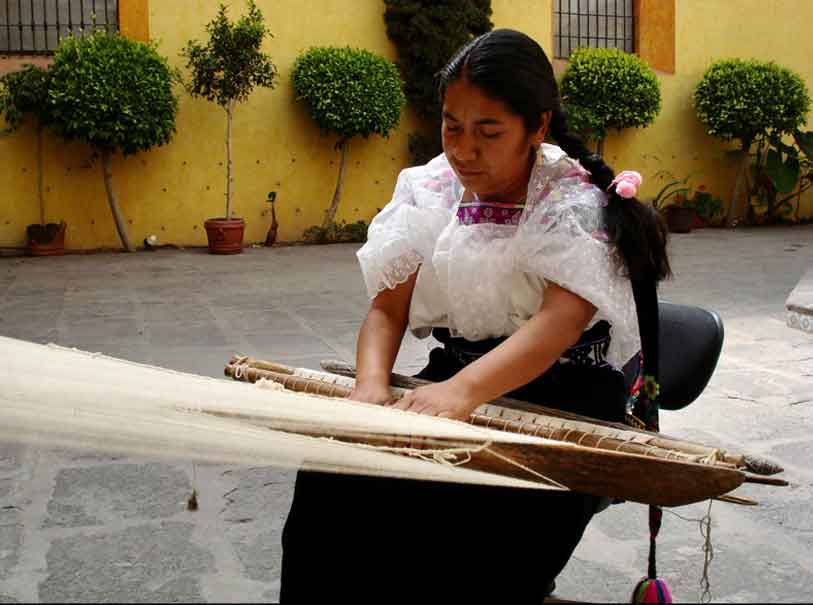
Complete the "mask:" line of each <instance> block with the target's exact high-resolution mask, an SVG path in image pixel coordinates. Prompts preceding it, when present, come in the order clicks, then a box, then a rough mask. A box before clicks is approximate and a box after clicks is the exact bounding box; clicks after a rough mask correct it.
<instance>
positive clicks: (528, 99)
mask: <svg viewBox="0 0 813 605" xmlns="http://www.w3.org/2000/svg"><path fill="white" fill-rule="evenodd" d="M462 78H465V79H466V80H467V81H468V82H470V83H471V84H473V85H474V86H477V87H478V88H480V89H481V90H482V91H483V92H484V93H485V94H486V95H488V96H489V97H491V98H494V99H498V100H500V101H502V102H503V103H505V104H506V105H507V106H508V107H509V108H510V109H511V111H513V112H514V113H516V114H517V115H519V116H522V119H523V123H524V125H525V128H526V130H527V131H528V132H533V131H535V130H537V129H538V128H539V127H540V125H541V121H542V114H543V113H544V112H546V111H550V112H551V114H552V115H551V122H550V134H551V135H553V138H554V139H556V142H557V143H558V144H559V146H560V147H561V148H562V150H563V151H564V152H565V153H566V154H567V155H568V156H570V157H572V158H574V159H576V160H578V161H579V162H580V163H581V165H582V166H583V167H584V168H585V169H586V170H588V171H589V172H590V180H591V181H592V182H593V184H594V185H596V186H597V187H598V188H599V189H601V190H602V191H605V192H607V195H608V196H609V203H608V204H607V211H606V221H607V232H608V235H609V237H610V241H611V242H613V243H614V244H615V246H616V249H617V250H618V252H619V253H620V255H621V258H622V261H623V263H624V267H625V268H626V270H627V274H628V275H629V277H630V279H631V281H632V282H633V284H635V283H642V282H646V281H651V282H657V281H659V280H661V279H664V278H666V277H668V276H669V275H671V268H670V266H669V258H668V256H667V253H666V240H667V229H666V225H665V223H664V221H663V219H662V218H661V217H660V215H659V214H658V213H657V211H655V210H654V209H653V208H652V207H651V206H647V205H644V204H641V203H640V202H639V201H638V200H637V199H635V198H629V199H626V198H622V197H621V196H620V195H618V194H617V193H616V191H615V187H612V189H610V187H611V183H612V181H613V179H614V178H615V173H614V172H613V169H612V168H610V167H609V166H608V165H607V164H606V163H605V162H604V160H603V159H602V157H601V156H600V155H598V154H596V153H593V152H592V151H590V150H589V149H588V148H587V146H586V145H585V144H584V141H582V139H581V138H580V137H579V136H577V135H575V134H574V133H572V132H570V129H569V127H568V121H567V113H566V111H565V109H564V107H563V106H562V103H561V99H560V97H559V87H558V85H557V84H556V78H555V76H554V73H553V66H552V65H551V63H550V61H549V60H548V57H547V56H546V55H545V51H544V50H542V47H541V46H539V44H538V43H537V42H536V41H535V40H533V39H532V38H530V37H529V36H527V35H525V34H523V33H521V32H518V31H514V30H511V29H496V30H493V31H490V32H488V33H486V34H483V35H482V36H479V37H477V38H475V39H474V40H472V41H471V42H469V43H468V44H466V45H465V46H463V47H462V48H461V49H460V50H459V51H458V52H457V53H456V54H455V56H454V57H452V59H451V61H449V63H448V64H447V65H446V67H444V68H443V69H442V70H441V71H440V72H439V73H438V76H437V82H438V93H439V95H440V100H441V103H442V102H443V98H444V96H445V93H446V89H447V88H448V87H449V85H450V84H452V83H453V82H455V81H457V80H460V79H462Z"/></svg>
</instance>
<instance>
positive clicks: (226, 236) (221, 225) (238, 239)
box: [203, 218, 246, 254]
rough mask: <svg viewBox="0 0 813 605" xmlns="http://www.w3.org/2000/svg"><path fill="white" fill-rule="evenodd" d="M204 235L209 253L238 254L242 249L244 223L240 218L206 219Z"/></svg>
mask: <svg viewBox="0 0 813 605" xmlns="http://www.w3.org/2000/svg"><path fill="white" fill-rule="evenodd" d="M203 226H204V227H205V228H206V236H207V237H208V238H209V252H210V253H211V254H240V253H241V252H242V251H243V231H244V230H245V227H246V223H245V221H244V220H243V219H241V218H233V219H225V218H213V219H209V220H208V221H206V222H205V223H204V224H203Z"/></svg>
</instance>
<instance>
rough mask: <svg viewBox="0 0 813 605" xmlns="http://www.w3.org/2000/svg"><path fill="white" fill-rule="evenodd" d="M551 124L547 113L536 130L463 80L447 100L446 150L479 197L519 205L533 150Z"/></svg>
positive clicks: (448, 91)
mask: <svg viewBox="0 0 813 605" xmlns="http://www.w3.org/2000/svg"><path fill="white" fill-rule="evenodd" d="M549 122H550V112H547V113H545V114H543V119H542V125H541V126H540V128H539V130H537V131H536V132H528V131H526V130H525V124H524V122H523V120H522V116H519V115H517V114H515V113H513V112H512V111H511V110H510V109H509V108H508V106H507V105H506V104H505V103H503V102H502V101H499V100H496V99H492V98H491V97H488V96H486V94H485V93H484V92H483V91H482V90H481V89H480V88H478V87H477V86H474V85H473V84H471V83H469V82H468V81H467V80H466V79H465V78H461V79H459V80H457V81H455V82H453V83H452V84H450V85H449V87H448V88H447V89H446V95H445V98H444V99H443V127H442V136H443V151H445V152H446V157H447V159H448V160H449V163H450V164H451V165H452V169H453V170H454V171H455V174H457V176H458V178H459V179H460V181H461V183H463V186H464V187H465V188H466V189H468V190H469V191H471V192H474V193H476V194H477V195H478V196H479V197H480V198H483V199H493V200H494V201H505V202H512V201H519V200H521V199H523V198H524V197H525V194H526V192H527V188H528V179H529V176H530V169H531V164H530V160H529V158H530V155H529V154H530V149H531V148H532V147H536V146H538V145H540V144H541V143H542V141H544V139H545V133H546V132H547V129H548V123H549Z"/></svg>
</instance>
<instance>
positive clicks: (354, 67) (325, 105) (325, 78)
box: [291, 47, 405, 229]
mask: <svg viewBox="0 0 813 605" xmlns="http://www.w3.org/2000/svg"><path fill="white" fill-rule="evenodd" d="M291 78H292V80H293V86H294V90H295V91H296V99H297V101H304V103H305V105H306V107H307V109H308V113H309V114H310V116H311V117H312V118H313V120H314V121H315V122H316V124H317V125H318V126H319V128H320V130H321V131H322V132H323V133H325V134H332V135H335V136H336V137H338V141H337V142H336V145H335V148H336V149H337V150H338V151H339V153H340V160H339V175H338V179H337V182H336V189H335V191H334V193H333V200H332V201H331V203H330V206H329V208H328V209H327V211H326V212H325V220H324V222H323V223H322V227H323V228H324V229H328V228H329V227H330V225H331V224H333V223H334V222H335V217H336V211H337V209H338V207H339V201H340V198H341V193H342V185H343V182H344V176H345V171H346V166H347V155H348V146H349V141H350V140H351V139H353V138H354V137H357V136H362V137H364V138H368V137H369V136H370V135H373V134H378V135H381V136H383V137H387V136H389V133H390V131H391V130H392V129H393V128H395V126H396V125H397V124H398V121H399V119H400V117H401V108H402V107H403V105H404V103H405V98H404V92H403V82H402V81H401V77H400V75H399V74H398V69H397V68H396V67H395V65H394V64H393V63H392V62H390V61H388V60H387V59H385V58H383V57H380V56H378V55H376V54H374V53H371V52H370V51H367V50H362V49H356V48H336V47H314V48H310V49H308V50H306V51H305V52H304V53H302V54H301V55H300V56H299V57H298V58H297V59H296V62H295V63H294V68H293V72H292V74H291Z"/></svg>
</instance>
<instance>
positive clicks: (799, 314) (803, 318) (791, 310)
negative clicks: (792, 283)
mask: <svg viewBox="0 0 813 605" xmlns="http://www.w3.org/2000/svg"><path fill="white" fill-rule="evenodd" d="M785 308H786V309H787V310H788V316H787V321H788V325H789V326H790V327H791V328H797V329H799V330H802V331H804V332H810V333H811V334H813V268H812V269H808V271H807V273H805V274H804V275H803V276H802V279H800V280H799V283H798V284H796V287H795V288H794V289H793V291H792V292H791V293H790V296H788V300H787V301H786V302H785Z"/></svg>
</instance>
